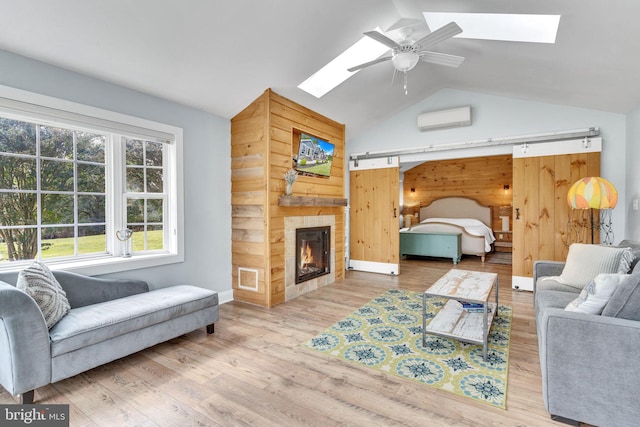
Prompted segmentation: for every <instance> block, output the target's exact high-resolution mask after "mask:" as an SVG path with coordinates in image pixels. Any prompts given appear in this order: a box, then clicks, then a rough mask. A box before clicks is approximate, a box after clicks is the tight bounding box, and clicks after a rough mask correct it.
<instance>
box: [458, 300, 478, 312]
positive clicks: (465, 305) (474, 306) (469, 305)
mask: <svg viewBox="0 0 640 427" xmlns="http://www.w3.org/2000/svg"><path fill="white" fill-rule="evenodd" d="M458 304H460V306H461V307H462V309H463V310H464V311H466V312H469V313H482V312H483V311H484V304H481V303H476V302H469V301H460V300H458Z"/></svg>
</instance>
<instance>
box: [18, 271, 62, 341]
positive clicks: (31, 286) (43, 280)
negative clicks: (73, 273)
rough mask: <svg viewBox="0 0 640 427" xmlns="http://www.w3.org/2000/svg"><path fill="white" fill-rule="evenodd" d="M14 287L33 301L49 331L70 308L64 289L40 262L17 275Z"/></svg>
mask: <svg viewBox="0 0 640 427" xmlns="http://www.w3.org/2000/svg"><path fill="white" fill-rule="evenodd" d="M16 287H17V288H18V289H21V290H23V291H24V292H26V293H27V294H28V295H29V296H30V297H31V298H33V299H34V300H35V302H36V304H38V307H40V311H41V312H42V315H43V316H44V321H45V323H46V324H47V328H49V329H51V328H52V327H53V326H54V325H55V324H56V323H58V322H59V321H60V319H62V317H63V316H64V315H65V314H67V312H68V311H69V309H70V308H71V307H70V306H69V301H68V300H67V295H66V294H65V292H64V289H62V286H60V283H58V281H57V280H56V278H55V277H54V276H53V273H52V272H51V270H49V267H47V266H46V265H45V264H43V263H41V262H37V261H36V262H34V263H33V264H31V265H30V266H29V267H27V268H25V269H24V270H22V271H21V272H20V273H19V274H18V279H17V281H16Z"/></svg>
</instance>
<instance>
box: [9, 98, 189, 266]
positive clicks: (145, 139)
mask: <svg viewBox="0 0 640 427" xmlns="http://www.w3.org/2000/svg"><path fill="white" fill-rule="evenodd" d="M3 89H7V88H2V87H0V269H13V268H16V267H18V268H22V267H23V266H24V264H27V263H30V262H31V261H32V260H34V259H37V260H42V261H44V262H46V263H47V264H52V265H53V266H54V268H55V265H58V266H60V267H64V268H65V269H71V270H74V269H76V270H81V271H83V272H85V273H89V274H100V273H102V272H103V271H104V272H107V271H109V272H112V271H118V270H126V269H131V268H140V267H143V266H152V265H159V264H164V263H168V262H177V261H180V260H182V259H183V256H182V254H181V252H182V251H181V248H182V243H181V239H182V237H181V235H182V232H181V230H182V227H181V214H182V209H181V207H180V206H179V204H178V200H179V198H178V194H177V189H178V188H179V181H181V175H180V173H178V172H179V171H181V170H182V168H181V165H179V161H180V160H181V152H180V148H181V147H180V143H181V129H179V128H173V127H170V126H167V125H161V124H156V123H154V122H147V121H144V120H141V119H136V118H133V117H129V116H123V115H120V114H117V113H111V112H105V111H104V110H97V109H93V108H90V107H84V106H79V105H78V104H72V103H66V102H65V101H60V100H58V101H59V103H62V104H63V105H65V106H66V107H67V108H68V109H65V110H61V109H59V108H56V109H55V110H54V109H52V108H51V107H49V106H47V105H42V104H40V105H33V104H31V103H28V104H27V103H26V102H21V101H20V100H17V99H15V98H14V99H11V98H2V97H1V96H2V90H3ZM42 98H43V100H44V101H45V102H44V104H46V103H47V101H48V102H51V99H50V98H46V97H42ZM74 110H75V111H74ZM78 110H82V111H83V114H79V113H78V112H77V111H78ZM85 110H90V112H91V113H93V114H92V115H86V114H84V113H85ZM52 116H55V117H52ZM113 118H117V119H120V120H122V122H118V121H114V120H113ZM139 124H143V125H144V127H141V126H139ZM154 127H155V129H154ZM167 131H171V132H172V133H170V132H167ZM126 229H128V230H130V231H129V232H127V233H126V234H123V233H122V231H123V230H124V231H126ZM123 235H130V236H131V237H130V241H127V240H124V241H123V240H122V239H121V237H122V236H123ZM130 254H132V256H131V257H130V258H127V259H126V260H125V259H124V258H123V257H124V256H128V255H130ZM125 261H126V262H125ZM96 266H103V268H102V270H100V269H96V268H94V267H96ZM106 266H108V268H106V269H105V268H104V267H106ZM114 266H115V267H114Z"/></svg>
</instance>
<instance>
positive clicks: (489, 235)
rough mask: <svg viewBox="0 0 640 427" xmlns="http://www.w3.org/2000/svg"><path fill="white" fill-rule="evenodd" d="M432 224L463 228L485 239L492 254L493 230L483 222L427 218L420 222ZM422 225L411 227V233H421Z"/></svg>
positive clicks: (486, 249)
mask: <svg viewBox="0 0 640 427" xmlns="http://www.w3.org/2000/svg"><path fill="white" fill-rule="evenodd" d="M432 222H437V223H445V224H453V225H457V226H459V227H463V228H464V229H465V231H466V232H467V233H469V234H472V235H474V236H483V237H484V248H485V251H486V252H491V244H492V243H493V242H495V241H496V238H495V236H494V235H493V231H492V230H491V228H489V227H487V226H486V225H485V224H484V223H483V222H482V221H480V220H478V219H473V218H427V219H425V220H423V221H420V224H429V223H432ZM420 224H418V225H415V226H413V227H411V230H410V231H419V230H420Z"/></svg>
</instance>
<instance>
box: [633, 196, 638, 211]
mask: <svg viewBox="0 0 640 427" xmlns="http://www.w3.org/2000/svg"><path fill="white" fill-rule="evenodd" d="M633 210H634V211H637V210H638V199H633Z"/></svg>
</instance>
